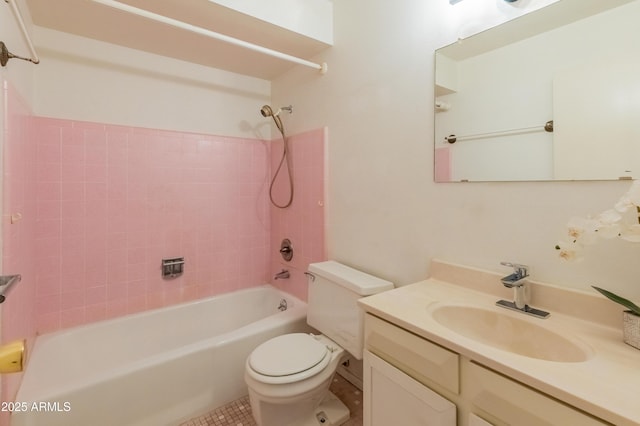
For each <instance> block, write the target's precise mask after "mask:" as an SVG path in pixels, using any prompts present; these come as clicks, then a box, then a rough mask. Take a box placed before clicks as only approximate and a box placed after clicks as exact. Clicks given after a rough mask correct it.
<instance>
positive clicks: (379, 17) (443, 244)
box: [272, 0, 640, 298]
mask: <svg viewBox="0 0 640 426" xmlns="http://www.w3.org/2000/svg"><path fill="white" fill-rule="evenodd" d="M548 3H550V1H545V2H543V1H535V0H530V1H527V0H521V1H520V2H518V3H516V5H517V6H515V9H514V6H510V5H508V4H507V3H505V2H503V1H499V0H476V1H475V2H474V1H466V2H464V1H463V2H461V3H459V4H457V5H455V6H451V5H449V3H448V1H446V0H431V1H424V0H406V1H403V2H401V4H400V3H397V2H388V1H386V0H347V1H339V2H335V3H334V13H335V20H334V28H335V34H334V35H335V46H334V47H333V48H331V49H329V50H327V51H326V52H324V53H323V54H322V55H319V56H318V57H316V58H314V60H318V61H319V60H322V61H326V62H327V63H328V65H329V72H328V74H327V75H326V76H323V77H322V76H318V75H317V74H315V73H314V72H312V71H311V72H310V71H308V70H306V69H301V68H300V67H298V68H296V69H294V70H292V71H291V72H289V73H287V74H285V75H283V76H282V77H280V78H278V79H277V80H275V81H274V82H273V86H272V98H273V99H274V103H275V104H277V105H279V104H283V105H284V104H287V105H288V104H290V103H291V104H293V105H294V106H295V119H294V118H293V117H292V119H291V120H290V121H291V123H290V124H289V125H290V127H291V131H294V132H295V131H298V130H299V129H306V128H315V127H318V126H321V125H327V126H328V128H329V200H328V202H327V204H328V222H329V223H328V235H327V245H328V252H329V257H331V258H334V259H337V260H339V261H342V262H345V263H347V264H350V265H352V266H355V267H359V268H361V269H363V270H365V271H368V272H371V273H374V274H377V275H380V276H382V277H384V278H387V279H390V280H392V281H394V282H396V283H398V284H407V283H410V282H413V281H416V280H420V279H422V278H424V277H425V276H427V274H428V263H429V259H431V258H432V257H438V258H442V259H445V260H449V261H453V262H459V263H463V264H468V265H472V266H477V267H481V268H485V269H490V270H495V271H504V272H507V270H506V269H505V268H503V267H501V266H500V265H499V262H500V261H502V260H510V261H514V262H520V263H525V264H528V265H530V266H531V268H532V275H533V277H534V278H535V279H538V280H542V281H547V282H551V283H555V284H558V285H563V286H570V287H576V288H582V289H588V288H589V285H591V284H598V285H602V286H605V287H608V288H610V289H612V290H618V291H620V292H621V293H624V294H625V295H627V296H629V297H636V298H640V286H638V285H637V284H636V283H637V278H636V277H637V276H638V275H639V272H640V268H639V267H638V266H637V264H638V262H637V260H636V259H638V255H640V247H638V246H633V245H631V244H629V243H624V242H621V241H614V242H610V243H606V244H600V245H598V246H593V247H591V248H590V250H589V251H588V253H587V257H586V258H585V260H584V261H583V262H580V263H574V264H568V263H563V262H561V261H560V260H559V259H558V258H557V256H556V252H555V250H554V245H555V244H556V242H557V241H558V240H559V239H561V238H562V236H563V235H562V234H563V233H564V231H565V224H566V223H567V221H568V219H569V217H570V216H572V215H586V214H589V213H594V214H595V213H599V212H600V211H602V210H605V209H607V208H610V207H611V206H612V205H613V203H614V202H615V201H617V199H618V198H619V197H620V195H622V193H624V192H625V191H626V189H627V187H628V185H629V183H628V182H591V183H589V182H562V183H561V182H528V183H527V182H522V183H508V182H506V183H466V184H461V183H457V184H435V183H434V182H433V178H432V174H433V166H432V162H433V123H432V121H433V119H432V115H433V89H432V85H433V83H432V82H433V51H434V49H436V48H438V47H441V46H443V45H446V44H449V43H452V42H454V41H455V40H456V39H457V38H458V36H460V35H468V34H471V33H473V32H475V31H478V30H481V29H484V28H486V27H487V26H489V25H491V24H493V23H498V22H501V21H504V20H506V19H509V18H510V17H511V16H513V15H517V14H519V13H523V12H525V11H528V10H530V9H532V8H537V7H539V6H542V5H544V4H548ZM474 6H477V8H476V9H472V8H473V7H474ZM523 161H525V160H524V159H523ZM496 285H499V283H496Z"/></svg>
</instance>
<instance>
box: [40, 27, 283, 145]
mask: <svg viewBox="0 0 640 426" xmlns="http://www.w3.org/2000/svg"><path fill="white" fill-rule="evenodd" d="M34 38H35V40H36V43H37V45H38V50H39V54H40V56H41V57H42V61H41V64H40V65H38V67H37V69H36V74H35V81H36V90H35V102H34V104H35V106H34V109H35V113H36V114H37V115H40V116H45V117H55V118H64V119H69V120H84V121H98V122H103V123H110V124H122V125H127V126H138V127H147V128H156V129H170V130H179V131H187V132H199V133H210V134H215V135H224V136H237V137H256V136H258V137H266V138H270V125H269V122H268V121H267V120H264V119H263V117H262V116H261V115H260V113H259V111H260V107H261V106H262V105H263V104H265V103H269V99H270V93H271V84H270V82H269V81H266V80H261V79H257V78H253V77H247V76H242V75H239V74H235V73H231V72H227V71H222V70H218V69H214V68H208V67H204V66H200V65H195V64H191V63H187V62H183V61H178V60H174V59H169V58H166V57H163V56H159V55H153V54H149V53H144V52H141V51H138V50H134V49H128V48H124V47H120V46H116V45H113V44H108V43H103V42H98V41H95V40H91V39H87V38H83V37H77V36H73V35H69V34H66V33H62V32H58V31H53V30H49V29H45V28H42V27H35V31H34Z"/></svg>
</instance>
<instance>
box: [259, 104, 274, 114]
mask: <svg viewBox="0 0 640 426" xmlns="http://www.w3.org/2000/svg"><path fill="white" fill-rule="evenodd" d="M260 114H262V116H263V117H271V116H273V110H272V109H271V107H270V106H269V105H263V106H262V108H260Z"/></svg>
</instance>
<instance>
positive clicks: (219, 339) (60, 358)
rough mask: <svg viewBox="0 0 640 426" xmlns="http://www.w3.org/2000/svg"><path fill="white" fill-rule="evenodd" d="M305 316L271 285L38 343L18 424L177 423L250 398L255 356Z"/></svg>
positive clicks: (301, 326)
mask: <svg viewBox="0 0 640 426" xmlns="http://www.w3.org/2000/svg"><path fill="white" fill-rule="evenodd" d="M282 299H285V300H286V302H287V310H285V311H280V310H279V309H278V306H279V304H280V301H281V300H282ZM306 313H307V306H306V304H305V303H304V302H302V301H300V300H298V299H296V298H295V297H293V296H291V295H289V294H286V293H282V292H280V291H279V290H277V289H275V288H274V287H271V286H269V285H264V286H260V287H255V288H251V289H246V290H240V291H236V292H233V293H228V294H224V295H220V296H215V297H212V298H209V299H203V300H198V301H194V302H190V303H185V304H180V305H176V306H171V307H167V308H162V309H157V310H153V311H147V312H143V313H139V314H133V315H128V316H125V317H121V318H116V319H113V320H107V321H101V322H98V323H94V324H89V325H85V326H81V327H76V328H73V329H68V330H62V331H60V332H56V333H51V334H48V335H42V336H39V337H38V338H37V339H36V342H35V345H34V348H33V351H32V353H31V356H30V358H29V361H28V365H27V369H26V372H25V374H24V377H23V381H22V385H21V387H20V389H19V391H18V395H17V397H16V402H15V404H14V405H13V406H12V417H11V419H12V420H11V425H12V426H75V425H78V426H80V425H83V426H84V425H91V426H147V425H148V426H160V425H177V424H179V423H180V422H181V421H184V420H187V419H189V418H190V417H193V416H195V415H200V414H203V413H205V412H207V411H210V410H212V409H214V408H216V407H218V406H220V405H223V404H225V403H227V402H229V401H232V400H234V399H237V398H240V397H242V396H243V395H246V394H247V388H246V385H245V383H244V380H243V373H244V364H245V360H246V358H247V356H248V355H249V353H250V352H251V351H252V350H253V349H254V348H255V347H256V346H257V345H258V344H260V343H262V342H264V341H265V340H267V339H269V338H271V337H273V336H277V335H280V334H283V333H290V332H298V331H303V332H306V331H310V330H309V328H308V326H307V325H306Z"/></svg>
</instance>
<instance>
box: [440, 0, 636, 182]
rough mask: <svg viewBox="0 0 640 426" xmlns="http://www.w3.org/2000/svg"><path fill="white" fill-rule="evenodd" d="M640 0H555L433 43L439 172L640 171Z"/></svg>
mask: <svg viewBox="0 0 640 426" xmlns="http://www.w3.org/2000/svg"><path fill="white" fill-rule="evenodd" d="M639 19H640V0H559V1H558V2H556V3H552V4H550V5H548V6H546V7H544V8H541V9H539V10H536V11H534V12H531V13H529V14H526V15H523V16H521V17H518V18H516V19H513V20H512V21H509V22H506V23H504V24H501V25H499V26H496V27H494V28H491V29H489V30H487V31H483V32H481V33H478V34H475V35H473V36H471V37H468V38H465V39H463V40H460V41H458V42H457V43H454V44H452V45H449V46H445V47H443V48H441V49H438V50H436V52H435V56H436V58H435V59H436V69H435V114H434V116H435V118H434V120H435V155H434V158H435V181H436V182H466V181H545V180H612V179H616V180H617V179H632V178H638V177H640V55H639V54H638V47H637V46H639V45H640V26H639V25H638V22H639Z"/></svg>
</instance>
